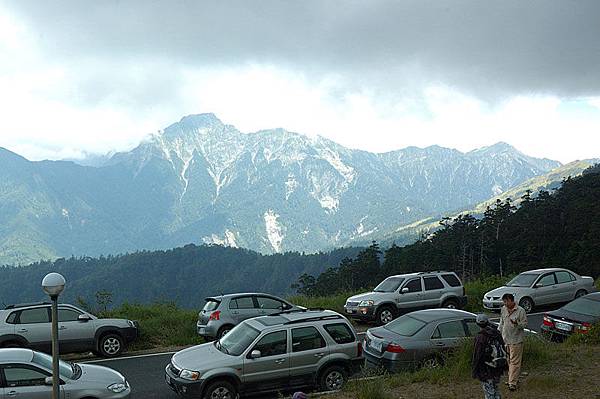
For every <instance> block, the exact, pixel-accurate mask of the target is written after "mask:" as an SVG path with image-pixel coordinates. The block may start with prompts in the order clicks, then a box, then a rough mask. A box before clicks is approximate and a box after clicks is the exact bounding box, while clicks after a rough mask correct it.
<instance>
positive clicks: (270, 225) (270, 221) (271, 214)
mask: <svg viewBox="0 0 600 399" xmlns="http://www.w3.org/2000/svg"><path fill="white" fill-rule="evenodd" d="M263 218H264V220H265V230H266V232H267V238H268V239H269V243H271V247H272V248H273V250H274V251H275V252H281V248H282V247H281V243H282V242H283V228H282V225H281V223H279V222H278V221H277V219H279V215H278V214H277V213H275V211H273V210H272V209H269V210H267V211H266V212H265V213H264V215H263Z"/></svg>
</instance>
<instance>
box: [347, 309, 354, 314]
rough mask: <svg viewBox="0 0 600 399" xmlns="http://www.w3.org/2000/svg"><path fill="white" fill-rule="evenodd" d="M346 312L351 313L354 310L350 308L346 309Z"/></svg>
mask: <svg viewBox="0 0 600 399" xmlns="http://www.w3.org/2000/svg"><path fill="white" fill-rule="evenodd" d="M346 313H350V314H352V313H354V310H352V309H346Z"/></svg>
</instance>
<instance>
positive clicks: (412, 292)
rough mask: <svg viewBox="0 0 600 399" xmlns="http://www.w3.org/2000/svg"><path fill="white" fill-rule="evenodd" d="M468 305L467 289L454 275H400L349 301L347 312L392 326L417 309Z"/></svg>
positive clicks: (448, 273)
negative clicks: (402, 316)
mask: <svg viewBox="0 0 600 399" xmlns="http://www.w3.org/2000/svg"><path fill="white" fill-rule="evenodd" d="M466 303H467V296H466V295H465V288H464V286H463V284H462V282H461V281H460V279H459V278H458V276H457V275H456V273H453V272H444V271H438V272H421V273H411V274H399V275H396V276H390V277H388V278H386V279H385V280H383V281H382V282H381V283H380V284H379V285H378V286H377V287H375V289H374V290H373V291H372V292H367V293H364V294H359V295H354V296H352V297H350V298H348V299H347V300H346V304H345V305H344V310H345V312H346V314H347V315H348V316H350V317H352V318H354V319H358V320H363V321H375V322H376V323H377V324H379V325H383V324H386V323H389V322H390V321H392V320H393V319H395V318H396V317H397V316H398V315H400V314H403V313H407V312H411V311H414V310H418V309H427V308H439V307H442V308H449V309H459V308H462V307H463V306H465V305H466Z"/></svg>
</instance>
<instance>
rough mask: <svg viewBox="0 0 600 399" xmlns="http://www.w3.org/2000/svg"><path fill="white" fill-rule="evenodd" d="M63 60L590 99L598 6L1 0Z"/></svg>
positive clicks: (597, 60) (512, 0)
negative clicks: (267, 66) (274, 68)
mask: <svg viewBox="0 0 600 399" xmlns="http://www.w3.org/2000/svg"><path fill="white" fill-rule="evenodd" d="M11 7H12V10H13V11H14V12H16V13H17V14H18V15H19V16H20V17H21V18H23V19H24V20H25V21H27V24H28V26H29V27H31V28H32V29H34V31H35V34H36V39H37V40H38V43H39V44H40V46H41V48H42V50H43V51H45V52H46V53H47V54H48V56H50V57H54V58H56V59H61V60H64V61H67V62H68V61H69V60H72V59H92V60H93V59H100V60H104V62H109V63H112V62H116V61H115V60H119V61H120V62H127V63H140V64H144V63H152V62H161V63H171V64H173V65H178V66H192V67H205V66H218V65H238V64H241V63H245V62H264V63H272V64H276V65H283V66H285V67H287V68H290V69H295V70H300V71H302V72H305V73H307V74H308V75H309V76H310V77H315V78H318V77H319V76H322V75H323V74H326V73H336V74H340V75H342V76H344V77H346V78H347V79H348V80H349V81H352V82H354V84H355V85H361V86H365V87H376V88H378V89H380V90H381V91H383V92H385V91H389V92H396V93H398V92H402V91H404V90H412V89H414V87H418V86H419V85H422V84H425V83H430V82H439V83H443V84H448V85H453V86H458V87H460V88H461V89H462V90H463V91H467V92H470V93H472V94H474V95H476V96H479V97H481V98H490V97H497V96H503V95H507V94H512V95H514V94H529V93H544V94H556V95H560V96H587V95H598V94H600V40H599V38H600V23H598V21H599V20H600V2H598V1H596V0H578V1H566V0H563V1H560V0H556V1H546V0H544V1H540V0H535V1H534V0H530V1H522V0H502V1H480V0H472V1H460V0H455V1H432V0H429V1H425V0H410V1H384V0H369V1H357V0H356V1H339V0H330V1H324V0H303V1H275V0H260V1H248V0H241V1H149V0H143V1H141V0H138V1H134V0H128V1H52V2H48V1H45V0H39V1H31V0H20V1H18V2H13V3H11Z"/></svg>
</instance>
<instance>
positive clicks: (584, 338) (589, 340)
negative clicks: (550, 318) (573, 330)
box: [565, 323, 600, 346]
mask: <svg viewBox="0 0 600 399" xmlns="http://www.w3.org/2000/svg"><path fill="white" fill-rule="evenodd" d="M565 343H566V344H567V345H569V346H574V345H600V323H596V324H594V325H593V326H592V328H590V331H589V332H588V333H587V334H573V335H571V336H570V337H569V338H567V341H566V342H565Z"/></svg>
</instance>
